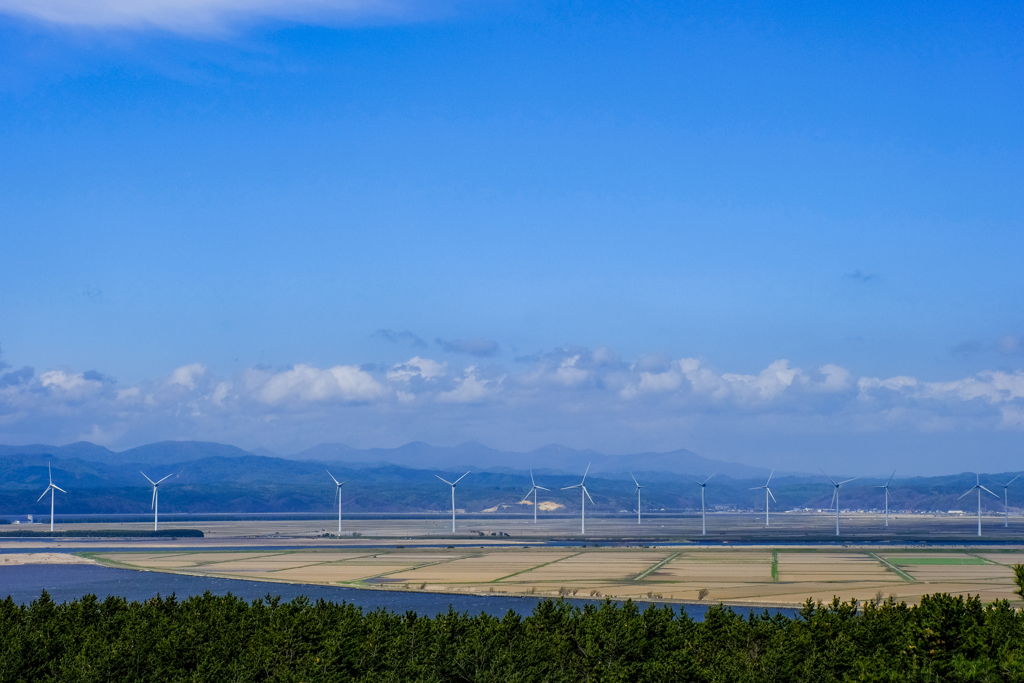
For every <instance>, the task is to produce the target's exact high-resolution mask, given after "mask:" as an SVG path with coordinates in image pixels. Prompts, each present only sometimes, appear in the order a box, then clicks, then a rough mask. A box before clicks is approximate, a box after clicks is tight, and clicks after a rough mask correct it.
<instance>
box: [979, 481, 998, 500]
mask: <svg viewBox="0 0 1024 683" xmlns="http://www.w3.org/2000/svg"><path fill="white" fill-rule="evenodd" d="M978 488H979V489H981V490H982V491H987V492H988V493H992V492H991V491H989V490H988V489H987V488H985V487H984V486H982V485H981V484H978ZM992 495H993V496H996V494H994V493H992ZM998 497H999V496H996V498H998Z"/></svg>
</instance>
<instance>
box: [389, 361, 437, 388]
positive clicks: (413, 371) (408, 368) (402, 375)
mask: <svg viewBox="0 0 1024 683" xmlns="http://www.w3.org/2000/svg"><path fill="white" fill-rule="evenodd" d="M447 368H448V364H447V363H438V362H437V361H436V360H430V359H429V358H420V357H419V356H414V357H412V358H410V359H409V360H407V361H406V362H404V363H399V364H398V365H395V366H394V367H392V368H391V369H390V370H388V372H387V375H385V376H386V377H387V378H388V379H389V380H391V381H392V382H408V381H409V380H411V379H412V378H414V377H421V378H423V379H437V378H438V377H444V375H445V374H446V372H447Z"/></svg>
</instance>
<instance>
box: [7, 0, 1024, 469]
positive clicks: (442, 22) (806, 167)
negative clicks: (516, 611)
mask: <svg viewBox="0 0 1024 683" xmlns="http://www.w3.org/2000/svg"><path fill="white" fill-rule="evenodd" d="M186 5H187V6H186ZM1022 27H1024V8H1022V5H1021V4H1020V3H1010V2H1004V3H998V2H991V3H986V2H978V3H967V4H964V3H959V4H954V3H924V4H922V3H905V2H896V3H893V2H875V3H846V4H843V5H841V6H839V5H837V6H833V7H827V6H820V5H811V4H805V3H772V4H768V5H766V4H764V3H739V4H730V5H728V6H719V5H716V4H714V3H712V4H711V5H694V4H688V3H674V2H664V3H659V2H655V3H641V4H637V3H633V2H600V3H582V4H581V3H568V4H567V3H553V2H540V1H539V0H538V1H534V0H526V1H523V2H517V1H515V0H504V1H502V2H479V1H474V0H449V1H446V2H422V1H418V0H394V1H393V2H387V3H379V2H369V1H366V2H364V1H363V0H355V1H354V2H335V1H333V0H316V1H314V0H309V1H306V2H283V0H260V1H259V2H253V3H239V2H233V1H231V0H196V1H195V2H190V3H185V4H184V5H183V4H182V3H172V2H166V1H160V0H143V1H142V2H137V3H123V2H114V1H113V0H97V1H96V2H89V3H85V2H79V1H78V0H43V1H41V2H37V1H31V2H30V1H29V0H0V64H2V65H3V66H2V67H0V150H2V151H0V193H2V194H0V196H2V201H0V226H2V230H0V237H2V241H0V245H2V249H0V253H2V254H3V259H2V266H0V443H7V444H27V443H49V444H63V443H69V442H73V441H77V440H89V441H93V442H95V443H98V444H103V445H106V446H109V447H111V448H114V449H125V448H129V447H132V446H136V445H139V444H143V443H149V442H153V441H159V440H164V439H196V440H208V441H218V442H223V443H231V444H235V445H238V446H240V447H243V448H247V449H254V448H268V449H271V450H273V451H276V452H282V453H294V452H298V451H301V450H303V449H305V448H308V447H310V446H313V445H315V444H317V443H321V442H341V443H346V444H349V445H351V446H354V447H359V448H368V447H394V446H398V445H401V444H403V443H406V442H409V441H417V440H418V441H426V442H429V443H432V444H436V445H454V444H458V443H461V442H464V441H470V440H473V441H479V442H481V443H483V444H486V445H487V446H491V447H494V448H499V449H504V450H514V451H526V450H531V449H535V448H538V447H540V446H543V445H545V444H549V443H559V444H563V445H565V446H569V447H571V448H576V449H587V448H592V449H595V450H598V451H600V452H603V453H634V452H642V451H669V450H674V449H678V448H687V449H690V450H691V451H693V452H695V453H697V454H699V455H701V456H704V457H708V458H716V459H722V460H728V461H732V462H739V463H744V464H747V465H751V466H758V467H776V468H780V469H790V470H802V471H812V470H814V469H816V468H817V467H818V466H819V465H821V466H824V467H826V468H827V469H829V470H830V471H843V472H851V473H855V474H860V473H874V474H882V473H886V474H887V473H888V472H889V471H890V470H891V467H893V466H895V467H898V468H900V469H901V470H903V471H904V472H905V473H906V474H908V475H909V474H912V473H921V474H931V473H940V472H958V471H964V470H970V469H980V470H982V471H1003V470H1018V469H1020V463H1021V462H1022V460H1021V458H1022V456H1024V307H1022V306H1021V304H1020V301H1021V293H1022V292H1024V287H1022V285H1024V274H1022V273H1024V269H1022V268H1021V254H1022V253H1024V229H1022V219H1024V193H1022V192H1021V188H1022V187H1024V163H1022V160H1024V126H1022V125H1021V123H1022V121H1021V112H1022V111H1024V96H1022V95H1024V52H1022V50H1021V45H1024V28H1022Z"/></svg>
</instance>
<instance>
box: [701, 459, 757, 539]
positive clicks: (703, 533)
mask: <svg viewBox="0 0 1024 683" xmlns="http://www.w3.org/2000/svg"><path fill="white" fill-rule="evenodd" d="M715 474H718V472H715V473H714V474H712V475H711V477H713V476H715ZM711 477H708V478H707V479H705V480H704V481H697V480H696V479H694V478H693V477H687V479H689V480H690V481H692V482H693V483H694V484H696V485H697V486H699V487H700V535H701V536H707V534H708V527H707V521H706V520H705V518H704V487H705V486H707V485H708V482H709V481H711ZM769 480H771V477H769ZM765 488H767V485H766V486H765ZM765 502H766V504H765V509H767V507H768V506H767V501H765ZM767 519H768V514H767V512H766V513H765V520H766V521H765V526H768V523H767Z"/></svg>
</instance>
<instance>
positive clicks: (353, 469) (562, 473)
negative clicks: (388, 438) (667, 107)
mask: <svg viewBox="0 0 1024 683" xmlns="http://www.w3.org/2000/svg"><path fill="white" fill-rule="evenodd" d="M587 462H593V468H592V470H591V473H590V476H589V477H588V479H587V485H588V489H589V491H590V493H591V495H592V496H593V497H594V501H595V504H596V505H595V508H594V509H595V511H597V512H601V511H604V512H619V511H628V510H633V509H634V505H635V501H636V498H635V496H636V490H635V487H634V485H633V482H632V479H631V478H630V476H629V474H628V471H630V470H631V471H632V472H633V474H635V475H636V476H637V478H638V479H639V480H640V481H641V483H642V484H644V489H643V507H644V509H647V510H665V511H684V510H695V509H699V506H700V490H699V487H697V486H696V485H695V484H694V483H693V481H692V480H691V479H689V478H688V476H687V475H698V476H705V477H706V476H708V475H709V474H711V473H712V472H714V471H716V470H717V471H718V472H719V473H718V474H717V475H716V476H715V477H714V479H713V480H712V483H711V484H709V486H708V498H707V501H708V505H709V506H711V507H712V508H719V509H750V510H763V505H764V494H763V492H762V491H752V490H751V487H754V486H760V485H762V484H763V483H764V481H765V479H766V478H767V475H768V471H766V470H761V469H758V468H753V467H746V466H743V465H736V464H730V463H721V462H716V461H713V460H708V459H706V458H701V457H700V456H697V455H694V454H693V453H690V452H689V451H685V450H680V451H674V452H672V453H641V454H636V455H630V456H608V455H603V454H601V453H596V452H594V451H575V450H572V449H568V448H564V447H562V446H548V447H545V448H541V449H537V450H535V451H531V452H529V453H509V452H503V451H498V450H495V449H490V448H487V447H486V446H483V445H481V444H477V443H467V444H462V445H460V446H455V447H450V448H445V447H435V446H430V445H428V444H423V443H411V444H406V445H405V446H402V447H400V448H394V449H366V450H361V449H355V448H349V447H347V446H344V445H342V444H321V445H320V446H316V447H314V448H311V449H308V450H306V451H302V452H301V453H296V454H294V455H292V456H291V457H290V458H283V457H280V456H276V455H273V454H270V453H269V452H268V451H263V452H262V453H260V454H254V453H251V452H248V451H244V450H242V449H240V448H236V447H234V446H229V445H225V444H218V443H205V442H197V441H164V442H160V443H154V444H148V445H145V446H140V447H138V448H132V449H129V450H126V451H121V452H114V451H111V450H109V449H106V448H103V447H102V446H97V445H95V444H92V443H88V442H79V443H74V444H69V445H66V446H59V447H57V446H45V445H31V446H0V515H23V514H27V513H36V514H43V513H45V512H46V511H47V510H48V506H47V505H46V502H45V501H44V502H42V503H40V502H37V500H36V499H37V498H38V496H39V494H40V493H41V492H42V491H43V489H44V488H45V487H46V483H47V465H48V464H50V465H52V468H53V476H54V481H55V482H56V483H57V484H58V485H59V486H61V487H62V488H64V489H65V490H66V491H67V494H63V495H61V494H58V509H59V510H60V511H61V512H62V513H65V514H99V513H104V514H110V513H125V514H129V513H130V514H144V513H147V512H148V510H149V503H150V488H149V485H148V483H147V482H146V481H145V480H144V479H143V478H142V475H141V474H140V470H141V471H145V472H146V474H148V475H149V476H151V477H154V478H156V477H163V476H165V475H167V474H172V475H173V476H172V477H171V478H170V479H168V480H167V482H166V483H165V484H163V486H162V488H161V492H162V493H161V497H160V507H161V510H162V511H164V512H168V513H171V512H189V513H209V512H235V513H238V512H310V511H322V512H327V511H329V510H331V509H332V506H333V496H334V485H333V483H332V482H331V481H330V479H329V477H328V476H327V473H326V472H325V471H324V470H325V469H328V468H329V469H330V470H331V473H332V474H333V475H334V476H336V477H338V478H339V479H343V480H348V484H346V486H345V488H344V501H345V502H344V509H345V510H346V511H348V512H353V513H354V512H423V511H437V512H442V511H444V510H446V509H447V507H448V504H449V500H450V499H449V498H448V489H447V487H446V486H445V485H443V484H440V483H439V482H438V481H437V479H436V478H435V476H434V475H435V473H436V474H439V475H441V476H444V477H446V478H448V477H449V476H459V475H461V474H462V473H463V472H465V471H467V470H469V471H471V472H472V475H471V476H469V477H467V478H466V479H465V480H464V481H463V483H461V484H460V485H459V492H458V505H459V507H460V508H465V509H466V510H468V511H475V512H480V511H484V510H489V509H505V510H507V511H514V510H523V511H527V510H528V509H529V508H528V506H525V505H522V504H521V503H520V501H521V499H522V496H523V495H524V494H525V493H526V491H527V489H528V488H529V485H528V483H529V474H528V473H527V470H528V469H529V468H531V467H532V468H533V470H534V474H535V475H536V476H537V478H538V483H541V484H542V485H544V486H547V487H549V488H550V489H551V491H550V492H548V493H546V494H545V496H543V498H544V499H545V500H546V502H549V503H554V504H557V505H560V506H562V507H561V508H559V509H561V510H562V511H564V512H574V511H575V510H578V505H579V499H578V498H577V495H576V492H566V491H561V490H560V488H561V487H563V486H570V485H572V484H576V483H578V482H579V479H580V476H581V475H582V473H583V469H584V468H585V467H586V464H587ZM1015 474H1016V473H1013V472H1011V473H1003V474H999V475H995V476H994V477H992V476H990V477H987V478H986V479H985V480H984V481H983V483H985V484H986V485H987V486H989V488H993V489H994V490H997V491H998V490H999V489H998V485H997V484H996V483H995V482H1000V481H1001V482H1006V481H1008V480H1009V479H1011V478H1012V477H1013V476H1014V475H1015ZM974 481H975V479H974V474H971V473H964V474H959V475H951V476H944V477H917V478H908V479H897V480H894V481H893V485H892V490H891V494H890V508H891V509H893V510H918V511H919V510H940V511H946V510H950V509H962V508H964V507H966V508H971V500H973V499H971V500H968V501H966V502H964V501H960V500H958V498H959V496H960V494H961V493H963V492H964V491H966V490H967V489H968V488H969V487H971V486H973V485H974ZM882 483H884V482H883V481H881V480H876V479H870V478H863V479H860V480H858V481H857V482H851V484H849V485H848V486H846V487H844V488H843V498H842V500H843V507H844V508H847V509H877V508H879V507H881V505H882V501H883V494H882V491H881V490H880V489H879V488H877V487H878V485H879V484H882ZM1022 489H1024V486H1022ZM772 491H773V493H774V494H775V498H776V499H777V500H778V503H777V505H776V504H774V503H773V505H772V507H773V509H776V510H789V509H804V508H811V509H825V508H828V507H829V506H830V500H831V496H832V487H831V485H830V484H828V482H827V481H826V480H825V479H824V477H822V476H820V475H807V474H786V473H776V474H775V476H774V478H773V479H772ZM1016 493H1017V492H1016V491H1015V490H1014V489H1011V492H1010V500H1011V505H1013V504H1015V500H1016V498H1017V496H1016ZM1020 496H1021V499H1022V500H1024V490H1022V491H1021V492H1020ZM975 504H976V503H975ZM983 505H984V507H985V509H987V510H1000V509H1001V506H1002V500H1000V499H996V498H995V497H992V496H989V495H987V494H986V495H985V498H984V499H983ZM501 506H511V507H508V508H502V507H501ZM588 509H589V506H588Z"/></svg>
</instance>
